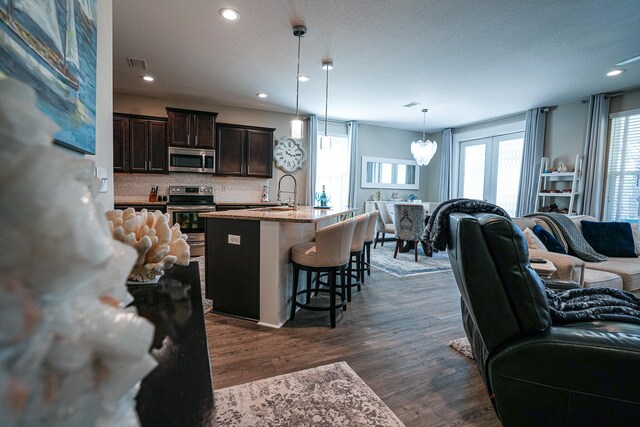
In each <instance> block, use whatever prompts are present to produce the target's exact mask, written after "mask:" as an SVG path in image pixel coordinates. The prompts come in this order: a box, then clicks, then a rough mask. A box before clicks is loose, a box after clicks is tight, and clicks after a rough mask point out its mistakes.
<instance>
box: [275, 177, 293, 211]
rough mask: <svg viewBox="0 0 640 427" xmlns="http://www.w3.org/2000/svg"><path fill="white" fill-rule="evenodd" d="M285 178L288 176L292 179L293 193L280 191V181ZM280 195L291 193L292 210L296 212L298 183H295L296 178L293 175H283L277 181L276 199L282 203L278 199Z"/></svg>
mask: <svg viewBox="0 0 640 427" xmlns="http://www.w3.org/2000/svg"><path fill="white" fill-rule="evenodd" d="M285 176H290V177H291V178H292V179H293V191H282V190H280V184H282V179H283V178H284V177H285ZM281 193H289V194H291V193H293V210H295V211H297V210H298V182H297V181H296V178H295V177H294V176H293V175H291V174H290V173H285V174H284V175H282V177H280V179H279V180H278V196H277V199H276V200H277V201H278V202H281V201H282V199H281V198H280V194H281ZM289 206H291V198H289Z"/></svg>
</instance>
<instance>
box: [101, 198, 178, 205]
mask: <svg viewBox="0 0 640 427" xmlns="http://www.w3.org/2000/svg"><path fill="white" fill-rule="evenodd" d="M113 204H114V205H115V206H120V205H150V206H151V205H153V206H165V205H166V204H167V202H150V201H149V198H148V197H116V198H114V200H113Z"/></svg>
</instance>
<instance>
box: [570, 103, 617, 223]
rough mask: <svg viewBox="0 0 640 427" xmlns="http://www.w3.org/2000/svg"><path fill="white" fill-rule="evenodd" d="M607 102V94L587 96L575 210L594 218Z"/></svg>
mask: <svg viewBox="0 0 640 427" xmlns="http://www.w3.org/2000/svg"><path fill="white" fill-rule="evenodd" d="M609 102H610V99H609V97H608V96H606V95H605V94H603V93H600V94H598V95H591V96H590V97H589V117H588V118H587V136H586V139H585V141H584V150H583V153H582V154H583V155H584V160H583V168H582V179H581V180H580V197H579V200H578V202H579V205H578V210H577V211H578V213H582V214H584V215H591V216H593V217H595V218H597V219H602V218H601V216H602V202H603V199H604V175H605V167H606V163H605V157H606V154H607V153H606V151H607V126H608V124H609ZM576 166H577V165H576Z"/></svg>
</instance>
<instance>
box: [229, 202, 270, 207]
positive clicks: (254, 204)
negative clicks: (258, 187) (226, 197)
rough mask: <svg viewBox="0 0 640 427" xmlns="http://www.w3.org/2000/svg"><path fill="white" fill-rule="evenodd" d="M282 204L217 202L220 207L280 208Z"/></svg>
mask: <svg viewBox="0 0 640 427" xmlns="http://www.w3.org/2000/svg"><path fill="white" fill-rule="evenodd" d="M281 204H282V202H216V205H220V206H280V205H281Z"/></svg>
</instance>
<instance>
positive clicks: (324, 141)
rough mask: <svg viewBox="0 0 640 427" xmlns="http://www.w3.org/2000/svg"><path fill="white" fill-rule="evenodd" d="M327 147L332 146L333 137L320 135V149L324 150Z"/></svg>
mask: <svg viewBox="0 0 640 427" xmlns="http://www.w3.org/2000/svg"><path fill="white" fill-rule="evenodd" d="M327 148H331V137H330V136H327V135H322V137H320V149H321V150H324V149H327Z"/></svg>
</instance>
